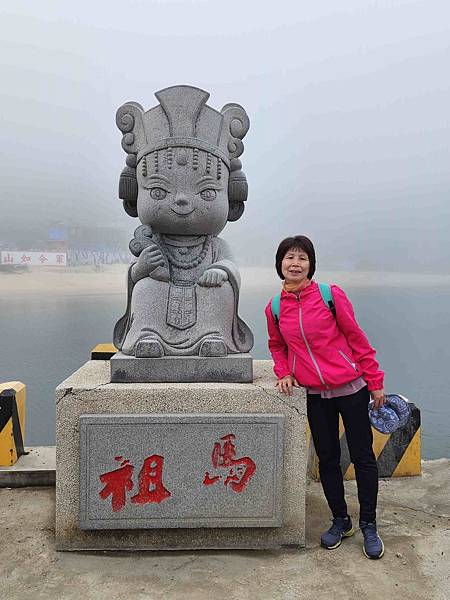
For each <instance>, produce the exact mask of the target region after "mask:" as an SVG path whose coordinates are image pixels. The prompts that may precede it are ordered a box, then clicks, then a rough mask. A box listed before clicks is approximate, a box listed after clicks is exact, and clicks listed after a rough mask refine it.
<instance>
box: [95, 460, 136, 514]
mask: <svg viewBox="0 0 450 600" xmlns="http://www.w3.org/2000/svg"><path fill="white" fill-rule="evenodd" d="M115 460H117V461H118V462H120V463H121V466H120V468H119V469H116V470H115V471H109V472H108V473H103V475H100V481H101V482H102V483H104V484H105V487H104V488H103V489H102V490H101V492H100V498H101V499H102V500H105V499H106V498H107V497H108V496H112V498H111V502H112V509H113V511H114V512H118V511H119V510H122V508H123V507H124V506H125V500H126V490H132V489H133V482H132V480H131V476H132V475H133V470H134V467H133V465H130V464H129V462H130V461H129V460H124V461H122V457H121V456H116V458H115Z"/></svg>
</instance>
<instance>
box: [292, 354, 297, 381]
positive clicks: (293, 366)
mask: <svg viewBox="0 0 450 600" xmlns="http://www.w3.org/2000/svg"><path fill="white" fill-rule="evenodd" d="M293 354H294V357H293V359H292V375H293V376H294V377H295V364H296V362H297V355H296V354H295V353H293Z"/></svg>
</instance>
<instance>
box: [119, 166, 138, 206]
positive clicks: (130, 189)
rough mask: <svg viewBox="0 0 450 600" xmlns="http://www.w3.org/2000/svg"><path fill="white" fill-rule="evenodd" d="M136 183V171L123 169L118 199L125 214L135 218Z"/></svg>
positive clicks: (130, 168)
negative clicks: (121, 202)
mask: <svg viewBox="0 0 450 600" xmlns="http://www.w3.org/2000/svg"><path fill="white" fill-rule="evenodd" d="M137 197H138V183H137V178H136V169H135V168H132V167H128V166H127V167H124V168H123V170H122V173H121V174H120V179H119V198H120V199H121V200H122V201H123V207H124V209H125V212H126V213H127V214H129V215H130V217H137V216H138V214H137Z"/></svg>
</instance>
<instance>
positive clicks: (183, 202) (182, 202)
mask: <svg viewBox="0 0 450 600" xmlns="http://www.w3.org/2000/svg"><path fill="white" fill-rule="evenodd" d="M175 204H176V205H178V206H187V205H188V204H189V200H188V199H187V197H186V196H185V195H184V194H180V195H179V196H177V197H176V198H175Z"/></svg>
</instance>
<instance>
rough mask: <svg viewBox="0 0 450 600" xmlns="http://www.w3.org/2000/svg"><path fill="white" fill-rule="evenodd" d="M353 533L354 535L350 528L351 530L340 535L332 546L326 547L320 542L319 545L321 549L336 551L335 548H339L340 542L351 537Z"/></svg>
mask: <svg viewBox="0 0 450 600" xmlns="http://www.w3.org/2000/svg"><path fill="white" fill-rule="evenodd" d="M354 533H355V530H354V529H353V527H352V528H351V529H349V530H348V531H346V532H345V533H343V534H342V537H341V539H340V540H339V542H338V543H337V544H335V545H334V546H327V545H326V544H323V543H322V542H320V545H321V546H322V548H326V549H327V550H336V548H339V546H340V545H341V544H342V540H343V539H344V538H348V537H351V536H352V535H353V534H354Z"/></svg>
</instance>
